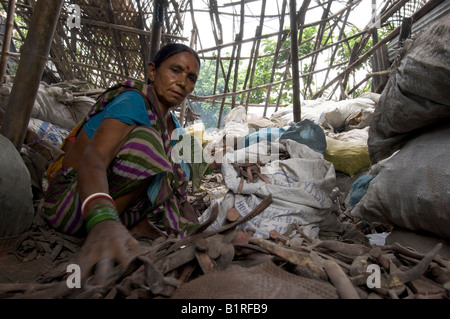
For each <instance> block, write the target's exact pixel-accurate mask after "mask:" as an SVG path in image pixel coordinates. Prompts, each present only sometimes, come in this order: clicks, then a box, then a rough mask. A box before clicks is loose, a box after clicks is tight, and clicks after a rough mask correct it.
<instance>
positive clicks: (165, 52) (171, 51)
mask: <svg viewBox="0 0 450 319" xmlns="http://www.w3.org/2000/svg"><path fill="white" fill-rule="evenodd" d="M182 52H190V53H192V54H193V55H194V57H195V59H196V60H197V62H198V65H199V66H200V57H199V56H198V53H197V52H196V51H195V50H193V49H191V48H190V47H188V46H187V45H184V44H181V43H169V44H166V45H165V46H163V47H162V48H161V49H159V51H158V53H156V55H155V58H154V59H153V63H155V68H156V69H157V68H158V67H159V66H160V65H161V63H163V62H164V61H165V60H167V59H168V58H170V57H171V56H173V55H175V54H178V53H182Z"/></svg>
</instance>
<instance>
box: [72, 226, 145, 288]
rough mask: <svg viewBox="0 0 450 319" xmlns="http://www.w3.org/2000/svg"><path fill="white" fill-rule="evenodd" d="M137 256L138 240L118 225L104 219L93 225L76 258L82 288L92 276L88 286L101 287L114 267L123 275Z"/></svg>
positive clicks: (138, 249)
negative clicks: (118, 268) (118, 267)
mask: <svg viewBox="0 0 450 319" xmlns="http://www.w3.org/2000/svg"><path fill="white" fill-rule="evenodd" d="M139 253H140V248H139V243H138V241H137V240H136V239H135V238H134V237H133V236H132V235H131V234H130V232H129V231H128V229H127V228H126V227H125V226H124V225H123V224H122V223H121V222H119V221H115V220H104V221H102V222H100V223H98V224H96V225H95V226H94V227H93V228H92V229H91V231H90V233H89V235H88V236H87V238H86V240H85V242H84V244H83V246H82V247H81V250H80V253H79V255H78V258H77V264H78V265H79V266H80V269H81V282H82V285H84V284H86V283H87V282H88V279H89V278H90V277H91V276H92V275H93V277H92V284H94V285H100V286H102V285H105V284H106V283H108V281H109V280H111V277H112V276H114V275H115V274H116V270H115V269H114V268H115V267H116V265H117V264H118V265H119V266H120V271H121V272H123V271H124V270H125V269H126V267H127V266H128V264H129V263H130V262H131V261H132V260H133V259H134V258H135V257H136V256H138V255H139ZM93 270H95V273H93ZM89 284H91V281H90V280H89Z"/></svg>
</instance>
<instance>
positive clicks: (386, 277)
mask: <svg viewBox="0 0 450 319" xmlns="http://www.w3.org/2000/svg"><path fill="white" fill-rule="evenodd" d="M441 248H442V243H438V244H437V245H436V246H435V247H434V248H433V249H432V250H431V251H430V252H429V253H428V254H426V255H425V256H424V258H422V260H421V261H420V262H419V263H418V264H417V265H415V266H414V267H412V268H410V269H408V270H405V271H398V272H391V273H389V274H388V273H382V274H381V278H380V283H381V288H385V289H393V288H399V287H401V286H402V285H404V284H406V283H409V282H411V281H413V280H416V279H419V278H420V277H422V275H423V274H424V273H425V272H426V271H427V269H428V267H429V266H430V263H431V262H432V260H433V258H434V257H435V255H436V254H437V253H438V251H439V250H440V249H441ZM359 258H360V260H363V259H364V258H363V257H361V256H360V257H359ZM365 258H367V259H368V258H369V255H367V256H365ZM364 262H368V263H369V262H370V261H368V260H365V261H363V263H364ZM359 272H361V270H359ZM368 276H369V273H365V272H361V273H360V274H359V275H355V276H353V277H350V280H351V281H352V282H353V284H354V285H356V286H359V285H361V286H363V285H366V283H367V278H368Z"/></svg>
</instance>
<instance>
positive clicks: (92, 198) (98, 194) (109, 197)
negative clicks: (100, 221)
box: [81, 193, 116, 219]
mask: <svg viewBox="0 0 450 319" xmlns="http://www.w3.org/2000/svg"><path fill="white" fill-rule="evenodd" d="M97 198H106V199H109V200H110V201H111V203H112V204H113V205H114V207H116V203H115V202H114V199H113V198H112V197H111V195H109V194H106V193H94V194H91V195H89V196H88V197H87V198H86V199H85V200H84V201H83V204H81V214H82V215H83V218H84V219H86V216H85V215H86V213H85V211H86V207H87V205H88V204H89V202H90V201H92V200H94V199H97Z"/></svg>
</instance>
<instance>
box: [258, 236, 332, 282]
mask: <svg viewBox="0 0 450 319" xmlns="http://www.w3.org/2000/svg"><path fill="white" fill-rule="evenodd" d="M249 242H250V243H251V244H255V245H258V246H260V247H261V248H264V249H266V250H267V251H269V252H270V253H272V254H274V255H276V256H278V257H281V258H283V259H285V260H286V261H289V262H290V263H292V264H294V265H297V266H300V267H305V268H308V269H309V270H311V271H312V273H314V275H315V276H316V277H317V278H319V279H322V280H326V279H327V275H326V273H325V271H324V270H323V269H322V268H320V267H318V266H317V265H316V264H315V263H314V262H313V261H312V259H311V257H310V256H309V254H307V253H302V252H299V251H296V250H293V249H289V248H284V247H281V246H280V245H277V244H275V243H273V242H271V241H269V240H266V239H263V238H250V240H249Z"/></svg>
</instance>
